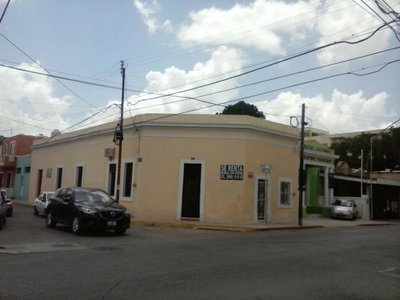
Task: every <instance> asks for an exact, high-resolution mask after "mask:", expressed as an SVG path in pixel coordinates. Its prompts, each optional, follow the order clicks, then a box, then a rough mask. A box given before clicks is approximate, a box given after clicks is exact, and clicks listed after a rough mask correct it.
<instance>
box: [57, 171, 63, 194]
mask: <svg viewBox="0 0 400 300" xmlns="http://www.w3.org/2000/svg"><path fill="white" fill-rule="evenodd" d="M62 175H63V168H57V181H56V189H59V188H60V187H61V185H62Z"/></svg>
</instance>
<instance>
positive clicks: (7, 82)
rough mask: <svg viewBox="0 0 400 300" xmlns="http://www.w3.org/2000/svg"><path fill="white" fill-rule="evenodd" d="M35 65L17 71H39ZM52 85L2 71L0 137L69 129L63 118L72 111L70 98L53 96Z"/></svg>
mask: <svg viewBox="0 0 400 300" xmlns="http://www.w3.org/2000/svg"><path fill="white" fill-rule="evenodd" d="M33 65H34V64H32V65H28V64H21V65H20V66H18V67H19V68H22V69H28V70H35V71H38V69H37V68H34V67H33ZM53 83H54V81H53V80H52V79H50V78H48V77H45V76H39V75H33V74H29V73H23V72H20V71H16V70H11V69H8V68H0V90H1V93H0V120H1V121H0V135H6V136H10V135H14V134H19V133H24V134H38V133H42V134H45V135H49V134H50V132H51V130H53V129H55V128H64V127H66V126H67V125H68V124H67V122H65V121H64V120H63V119H62V117H61V115H60V114H61V113H63V112H65V111H66V110H67V109H68V108H69V106H70V104H69V102H68V100H69V97H63V98H59V97H56V96H54V88H53Z"/></svg>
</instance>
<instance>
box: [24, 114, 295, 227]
mask: <svg viewBox="0 0 400 300" xmlns="http://www.w3.org/2000/svg"><path fill="white" fill-rule="evenodd" d="M116 125H117V123H107V124H104V125H100V126H96V127H92V128H87V129H83V130H79V131H75V132H71V133H66V134H58V135H55V136H53V137H50V138H47V139H43V140H40V141H37V142H35V143H34V145H33V147H32V163H31V181H30V191H29V195H30V197H29V198H30V199H31V201H32V199H34V198H35V197H36V196H37V195H38V194H39V192H40V191H42V190H55V189H57V188H59V187H61V186H86V187H97V188H101V189H104V190H106V191H107V192H109V193H110V194H111V195H112V196H114V197H115V196H116V194H117V184H116V182H117V162H118V159H117V158H118V146H116V145H115V144H114V143H113V137H114V130H115V128H116ZM299 140H300V135H299V130H298V129H296V128H292V127H290V126H286V125H282V124H278V123H273V122H270V121H265V120H262V119H257V118H253V117H249V116H230V115H160V114H145V115H139V116H136V117H133V118H130V119H125V120H124V140H123V147H122V156H121V160H122V163H121V173H120V174H121V177H120V178H121V180H120V182H121V184H120V187H119V195H120V202H121V204H123V205H124V206H126V207H127V208H128V209H129V210H130V211H131V213H132V215H133V218H134V219H135V220H143V221H177V220H178V221H179V220H198V221H200V222H206V223H230V224H257V223H296V222H297V213H298V191H297V188H298V166H299V152H298V143H299Z"/></svg>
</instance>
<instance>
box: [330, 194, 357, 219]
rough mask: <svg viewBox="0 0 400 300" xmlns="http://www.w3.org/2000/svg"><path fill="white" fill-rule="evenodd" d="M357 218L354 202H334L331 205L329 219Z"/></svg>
mask: <svg viewBox="0 0 400 300" xmlns="http://www.w3.org/2000/svg"><path fill="white" fill-rule="evenodd" d="M357 217H358V208H357V205H356V203H355V201H354V200H347V199H346V200H340V199H338V200H336V201H335V202H334V203H332V207H331V218H332V219H333V218H342V219H351V220H355V219H357Z"/></svg>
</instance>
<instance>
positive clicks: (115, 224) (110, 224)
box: [107, 222, 117, 227]
mask: <svg viewBox="0 0 400 300" xmlns="http://www.w3.org/2000/svg"><path fill="white" fill-rule="evenodd" d="M107 225H108V226H110V227H112V226H117V222H107Z"/></svg>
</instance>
